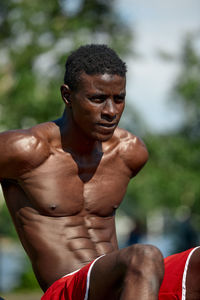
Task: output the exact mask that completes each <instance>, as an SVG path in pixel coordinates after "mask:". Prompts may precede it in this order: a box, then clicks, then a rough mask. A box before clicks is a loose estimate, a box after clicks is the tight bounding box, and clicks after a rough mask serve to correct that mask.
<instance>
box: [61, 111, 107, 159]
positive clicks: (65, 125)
mask: <svg viewBox="0 0 200 300" xmlns="http://www.w3.org/2000/svg"><path fill="white" fill-rule="evenodd" d="M57 125H58V126H59V127H60V133H61V141H62V147H63V149H64V150H65V151H69V152H72V153H73V154H77V155H84V154H85V155H87V154H88V155H90V154H91V153H94V152H99V151H100V152H101V149H102V143H101V142H99V141H96V140H93V139H90V138H88V137H87V136H86V135H85V134H84V133H83V132H82V131H81V130H80V129H79V128H78V127H77V125H76V124H75V123H74V121H73V119H72V116H71V114H70V112H68V110H67V109H65V111H64V113H63V115H62V117H61V119H59V120H58V122H57Z"/></svg>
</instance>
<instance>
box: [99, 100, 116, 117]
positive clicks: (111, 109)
mask: <svg viewBox="0 0 200 300" xmlns="http://www.w3.org/2000/svg"><path fill="white" fill-rule="evenodd" d="M101 116H102V119H104V120H106V121H109V122H111V121H113V120H114V119H116V116H117V109H116V104H115V103H114V101H112V99H107V100H106V102H105V104H104V107H103V109H102V112H101Z"/></svg>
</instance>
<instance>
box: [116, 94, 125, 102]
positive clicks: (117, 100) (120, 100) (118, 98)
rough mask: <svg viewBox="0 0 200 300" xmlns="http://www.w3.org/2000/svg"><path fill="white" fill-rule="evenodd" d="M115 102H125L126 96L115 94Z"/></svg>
mask: <svg viewBox="0 0 200 300" xmlns="http://www.w3.org/2000/svg"><path fill="white" fill-rule="evenodd" d="M114 100H115V103H123V102H124V101H125V96H124V95H123V96H115V98H114Z"/></svg>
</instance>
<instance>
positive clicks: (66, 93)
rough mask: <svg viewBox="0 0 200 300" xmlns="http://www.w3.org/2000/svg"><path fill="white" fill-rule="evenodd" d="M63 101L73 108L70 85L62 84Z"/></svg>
mask: <svg viewBox="0 0 200 300" xmlns="http://www.w3.org/2000/svg"><path fill="white" fill-rule="evenodd" d="M60 91H61V95H62V99H63V101H64V103H65V104H66V105H67V106H69V107H70V106H71V90H70V88H69V86H68V85H66V84H62V85H61V87H60Z"/></svg>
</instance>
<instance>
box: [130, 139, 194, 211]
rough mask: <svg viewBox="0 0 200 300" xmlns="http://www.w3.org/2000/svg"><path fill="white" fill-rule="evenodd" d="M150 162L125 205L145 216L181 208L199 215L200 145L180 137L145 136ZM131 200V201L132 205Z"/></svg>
mask: <svg viewBox="0 0 200 300" xmlns="http://www.w3.org/2000/svg"><path fill="white" fill-rule="evenodd" d="M145 142H146V145H147V148H148V150H149V156H150V159H149V162H148V163H147V165H146V166H145V167H144V170H142V171H141V172H140V173H139V174H138V175H137V176H136V177H135V179H133V180H132V181H131V182H130V184H129V188H128V193H127V205H128V206H130V207H131V206H132V209H131V210H132V211H133V213H134V210H136V212H135V214H136V215H143V216H145V215H146V214H147V212H148V211H150V210H153V209H155V208H158V207H168V208H169V209H170V210H171V211H172V212H173V211H175V210H176V208H177V207H178V206H180V205H185V206H188V207H190V209H191V211H192V212H195V213H196V212H197V211H198V212H200V202H199V199H200V185H199V178H200V169H199V164H200V156H199V153H200V141H199V140H194V141H190V142H189V143H188V141H187V139H185V138H184V137H182V136H180V135H172V136H153V135H149V136H146V138H145ZM132 199H134V201H132Z"/></svg>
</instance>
